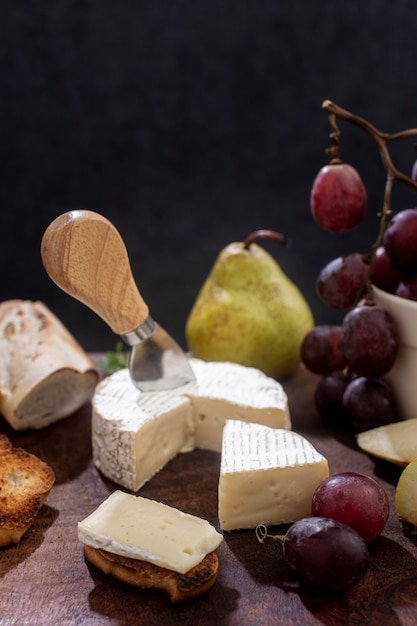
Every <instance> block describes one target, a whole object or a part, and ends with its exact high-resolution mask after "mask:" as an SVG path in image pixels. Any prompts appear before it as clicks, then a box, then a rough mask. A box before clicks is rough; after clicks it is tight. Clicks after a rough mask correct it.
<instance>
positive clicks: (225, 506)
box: [218, 420, 329, 530]
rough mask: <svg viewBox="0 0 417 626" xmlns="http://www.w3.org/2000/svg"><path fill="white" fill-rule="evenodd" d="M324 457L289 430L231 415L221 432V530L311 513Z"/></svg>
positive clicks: (324, 471) (283, 521)
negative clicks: (250, 421) (246, 421)
mask: <svg viewBox="0 0 417 626" xmlns="http://www.w3.org/2000/svg"><path fill="white" fill-rule="evenodd" d="M328 475H329V467H328V462H327V460H326V459H325V457H324V456H322V455H321V454H320V453H319V452H317V450H316V449H315V448H314V447H313V446H312V445H311V443H309V442H308V441H307V440H306V439H305V438H304V437H302V436H301V435H298V434H296V433H294V432H292V431H289V430H283V429H273V428H269V427H267V426H262V425H260V424H250V423H245V422H241V421H239V420H229V421H228V422H227V423H226V426H225V428H224V431H223V447H222V456H221V466H220V478H219V486H218V494H219V505H218V507H219V521H220V527H221V528H222V530H235V529H241V528H255V527H256V526H258V524H287V523H291V522H294V521H296V520H298V519H301V518H302V517H307V516H310V515H311V501H312V496H313V493H314V491H315V489H316V487H317V486H318V485H319V483H320V482H321V481H322V480H323V479H324V478H326V477H327V476H328Z"/></svg>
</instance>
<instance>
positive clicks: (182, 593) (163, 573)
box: [84, 545, 219, 602]
mask: <svg viewBox="0 0 417 626" xmlns="http://www.w3.org/2000/svg"><path fill="white" fill-rule="evenodd" d="M84 555H85V558H86V559H87V561H89V562H90V563H92V564H93V565H94V566H95V567H97V568H98V569H100V570H101V571H102V572H103V573H104V574H107V575H109V576H113V577H114V578H116V579H117V580H119V581H121V582H123V583H126V584H128V585H132V586H134V587H138V588H140V589H156V590H160V591H164V592H165V593H167V594H168V595H169V597H170V600H171V602H184V601H186V600H191V599H192V598H196V597H197V596H200V595H202V594H203V593H206V592H207V591H208V590H209V589H211V587H212V586H213V585H214V583H215V582H216V579H217V572H218V566H219V561H218V557H217V554H216V552H210V553H209V554H207V555H206V556H205V557H204V559H203V560H202V561H200V563H199V564H198V565H196V566H195V567H193V568H192V569H190V570H189V571H188V572H186V573H185V574H179V573H178V572H174V571H172V570H169V569H165V568H163V567H159V566H158V565H154V564H153V563H149V562H147V561H141V560H139V559H131V558H127V557H124V556H120V555H118V554H112V553H110V552H107V551H106V550H101V549H99V548H93V547H92V546H88V545H84Z"/></svg>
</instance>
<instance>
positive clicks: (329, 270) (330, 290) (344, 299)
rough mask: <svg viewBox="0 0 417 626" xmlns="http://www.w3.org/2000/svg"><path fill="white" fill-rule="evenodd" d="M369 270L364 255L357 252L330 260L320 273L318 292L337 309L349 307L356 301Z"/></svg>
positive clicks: (324, 300)
mask: <svg viewBox="0 0 417 626" xmlns="http://www.w3.org/2000/svg"><path fill="white" fill-rule="evenodd" d="M367 271H368V266H367V265H366V263H365V262H364V261H363V259H362V256H361V255H360V254H358V253H356V252H354V253H351V254H346V255H345V256H341V257H338V258H336V259H334V260H333V261H330V263H328V264H327V265H326V266H325V267H324V268H323V269H322V270H321V272H320V273H319V275H318V278H317V284H316V287H317V293H318V295H319V296H320V298H321V300H322V301H323V302H324V303H325V304H327V305H328V306H330V307H333V308H335V309H349V308H350V307H352V306H353V305H354V303H355V300H356V298H357V295H358V292H359V290H360V288H361V287H362V285H363V283H364V281H365V277H366V274H367Z"/></svg>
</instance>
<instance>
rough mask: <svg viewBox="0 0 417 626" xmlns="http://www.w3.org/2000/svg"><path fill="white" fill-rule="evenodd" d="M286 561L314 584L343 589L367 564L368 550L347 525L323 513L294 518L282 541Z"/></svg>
mask: <svg viewBox="0 0 417 626" xmlns="http://www.w3.org/2000/svg"><path fill="white" fill-rule="evenodd" d="M283 553H284V558H285V560H286V562H287V563H288V564H289V566H290V567H291V568H292V569H293V570H295V571H296V572H297V574H298V576H299V577H300V578H301V580H303V581H304V582H306V583H308V584H310V585H312V586H314V587H325V588H330V589H346V588H347V587H350V585H352V584H354V583H356V582H358V581H359V580H360V579H361V578H362V577H363V576H364V574H365V572H366V570H367V569H368V566H369V551H368V548H367V546H366V543H365V542H364V541H363V539H362V537H361V536H360V535H359V534H358V533H357V532H356V530H354V529H353V528H352V527H351V526H348V525H347V524H344V523H342V522H339V521H337V520H334V519H330V518H326V517H308V518H303V519H300V520H298V521H297V522H294V524H292V526H290V528H289V529H288V530H287V532H286V534H285V536H284V541H283Z"/></svg>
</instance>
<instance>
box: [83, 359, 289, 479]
mask: <svg viewBox="0 0 417 626" xmlns="http://www.w3.org/2000/svg"><path fill="white" fill-rule="evenodd" d="M190 363H191V366H192V368H193V370H194V372H195V374H196V379H197V385H196V386H192V387H188V386H185V387H183V388H180V389H176V390H173V391H164V392H159V393H141V392H140V391H139V390H138V389H137V388H136V387H135V386H134V385H133V384H132V382H131V379H130V375H129V372H128V370H127V369H125V370H120V371H119V372H116V373H115V374H113V375H112V376H109V377H108V378H106V379H105V380H104V381H102V382H101V383H100V384H99V385H98V387H97V389H96V393H95V395H94V398H93V403H92V405H93V411H92V448H93V459H94V463H95V465H96V466H97V467H98V468H99V469H100V470H101V471H102V472H103V474H104V475H105V476H107V477H108V478H110V479H111V480H113V481H114V482H116V483H117V484H119V485H122V486H124V487H126V488H127V489H130V490H132V491H137V490H138V489H140V487H141V486H142V485H143V484H144V483H145V482H146V481H147V480H149V479H150V478H151V477H152V476H153V475H154V474H155V473H156V472H157V471H159V470H160V469H161V468H162V467H164V465H166V463H167V462H168V461H169V460H170V459H172V458H173V457H174V456H175V455H176V454H178V453H180V452H187V451H190V450H192V449H194V448H195V447H197V448H205V449H209V450H214V451H217V452H220V451H221V442H222V432H223V427H224V424H225V422H226V420H227V419H239V420H243V421H251V422H257V423H262V424H267V425H269V426H273V427H275V428H290V426H291V422H290V415H289V409H288V401H287V396H286V394H285V392H284V390H283V388H282V386H281V385H280V384H279V383H278V382H277V381H275V380H273V379H272V378H269V377H267V376H266V375H265V374H263V373H262V372H260V371H259V370H256V369H254V368H247V367H244V366H241V365H237V364H236V363H214V362H205V361H200V360H199V359H190Z"/></svg>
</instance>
